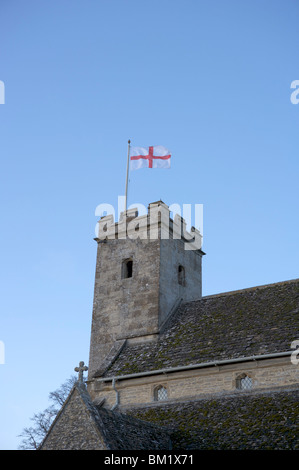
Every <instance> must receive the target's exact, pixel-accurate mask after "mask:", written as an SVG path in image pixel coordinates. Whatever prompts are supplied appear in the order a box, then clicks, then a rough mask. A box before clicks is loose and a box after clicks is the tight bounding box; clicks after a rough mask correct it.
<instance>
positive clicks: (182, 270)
mask: <svg viewBox="0 0 299 470" xmlns="http://www.w3.org/2000/svg"><path fill="white" fill-rule="evenodd" d="M178 283H179V284H180V285H181V286H184V285H185V268H184V266H182V265H179V267H178Z"/></svg>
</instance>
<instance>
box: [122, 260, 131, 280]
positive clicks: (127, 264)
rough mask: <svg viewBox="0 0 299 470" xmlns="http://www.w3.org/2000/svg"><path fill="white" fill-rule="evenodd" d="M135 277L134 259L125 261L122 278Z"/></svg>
mask: <svg viewBox="0 0 299 470" xmlns="http://www.w3.org/2000/svg"><path fill="white" fill-rule="evenodd" d="M132 276H133V260H132V258H128V259H125V260H124V261H123V262H122V267H121V277H122V279H127V278H129V277H132Z"/></svg>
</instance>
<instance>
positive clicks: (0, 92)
mask: <svg viewBox="0 0 299 470" xmlns="http://www.w3.org/2000/svg"><path fill="white" fill-rule="evenodd" d="M0 104H5V86H4V82H2V80H0Z"/></svg>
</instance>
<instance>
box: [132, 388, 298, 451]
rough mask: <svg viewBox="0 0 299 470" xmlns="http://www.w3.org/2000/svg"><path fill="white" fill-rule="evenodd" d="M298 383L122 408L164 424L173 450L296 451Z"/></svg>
mask: <svg viewBox="0 0 299 470" xmlns="http://www.w3.org/2000/svg"><path fill="white" fill-rule="evenodd" d="M298 401H299V388H298V385H296V386H292V387H291V386H290V387H277V389H276V390H274V389H272V390H262V391H255V392H253V391H250V392H245V391H244V392H240V391H238V393H235V394H232V393H229V394H227V395H225V394H224V393H219V394H218V395H216V394H215V395H213V396H212V397H211V396H206V397H202V398H196V399H194V400H188V401H173V402H172V403H165V402H164V403H162V402H160V403H159V402H156V403H152V404H150V405H147V406H145V405H140V406H135V407H132V408H127V409H125V410H123V411H124V412H126V413H129V414H130V415H132V416H134V417H138V418H139V419H142V420H148V421H150V422H152V423H155V424H157V425H162V426H163V425H164V426H165V425H167V426H168V427H169V429H170V436H171V442H172V446H173V449H174V450H177V449H180V450H192V449H198V450H210V449H213V450H242V449H246V450H257V449H259V450H299V439H298Z"/></svg>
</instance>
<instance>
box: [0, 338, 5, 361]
mask: <svg viewBox="0 0 299 470" xmlns="http://www.w3.org/2000/svg"><path fill="white" fill-rule="evenodd" d="M1 364H5V346H4V343H3V341H0V365H1Z"/></svg>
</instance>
